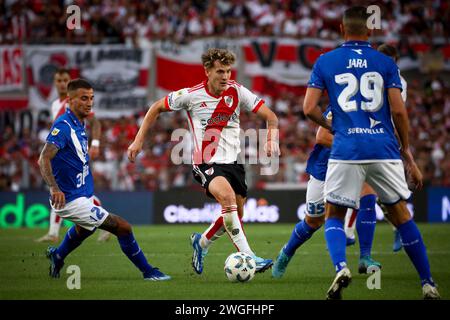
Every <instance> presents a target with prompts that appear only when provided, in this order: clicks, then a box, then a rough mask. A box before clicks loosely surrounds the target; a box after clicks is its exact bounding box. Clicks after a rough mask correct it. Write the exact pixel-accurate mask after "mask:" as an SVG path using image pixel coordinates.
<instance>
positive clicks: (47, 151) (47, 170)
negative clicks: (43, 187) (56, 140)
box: [38, 143, 58, 188]
mask: <svg viewBox="0 0 450 320" xmlns="http://www.w3.org/2000/svg"><path fill="white" fill-rule="evenodd" d="M57 153H58V148H57V147H56V146H55V145H54V144H52V143H46V144H45V145H44V148H43V149H42V152H41V155H40V156H39V161H38V164H39V169H40V170H41V175H42V178H44V181H45V183H47V185H48V186H49V187H50V188H52V187H58V184H57V183H56V180H55V177H54V176H53V170H52V165H51V163H50V160H52V159H53V158H54V157H55V156H56V154H57Z"/></svg>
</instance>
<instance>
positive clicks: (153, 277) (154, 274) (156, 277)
mask: <svg viewBox="0 0 450 320" xmlns="http://www.w3.org/2000/svg"><path fill="white" fill-rule="evenodd" d="M170 279H171V277H170V276H169V275H167V274H164V273H162V272H161V271H159V269H158V268H152V269H151V270H150V272H148V273H144V280H149V281H166V280H170Z"/></svg>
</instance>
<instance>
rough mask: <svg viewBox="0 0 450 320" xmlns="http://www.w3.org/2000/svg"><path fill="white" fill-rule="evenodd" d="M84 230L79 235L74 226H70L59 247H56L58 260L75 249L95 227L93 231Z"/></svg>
mask: <svg viewBox="0 0 450 320" xmlns="http://www.w3.org/2000/svg"><path fill="white" fill-rule="evenodd" d="M85 231H86V232H83V234H82V235H79V234H78V232H77V230H76V228H75V226H72V227H71V228H70V229H69V230H68V231H67V233H66V236H65V237H64V240H63V241H62V242H61V244H60V245H59V247H58V248H57V249H56V251H55V253H56V257H57V258H58V259H60V260H64V259H65V258H66V257H67V255H68V254H69V253H71V252H72V251H73V250H75V249H76V248H77V247H78V246H79V245H80V244H81V243H82V242H83V240H84V239H86V238H87V237H89V236H90V235H91V234H93V233H94V232H95V229H94V230H93V231H88V230H85Z"/></svg>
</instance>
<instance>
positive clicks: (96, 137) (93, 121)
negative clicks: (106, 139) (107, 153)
mask: <svg viewBox="0 0 450 320" xmlns="http://www.w3.org/2000/svg"><path fill="white" fill-rule="evenodd" d="M87 121H88V123H89V127H91V135H92V141H91V147H90V148H89V155H90V157H91V158H92V159H95V158H97V157H98V156H99V155H100V136H101V133H102V124H101V123H100V121H99V120H98V119H97V118H96V117H95V116H94V114H92V115H90V116H89V117H87Z"/></svg>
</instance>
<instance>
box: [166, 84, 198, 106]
mask: <svg viewBox="0 0 450 320" xmlns="http://www.w3.org/2000/svg"><path fill="white" fill-rule="evenodd" d="M191 96H192V95H191V94H190V92H189V89H188V88H184V89H181V90H178V91H173V92H171V93H169V94H168V95H167V96H166V98H165V100H164V105H165V107H166V109H167V110H169V111H178V110H183V109H185V110H190V109H191V107H192V106H191Z"/></svg>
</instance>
